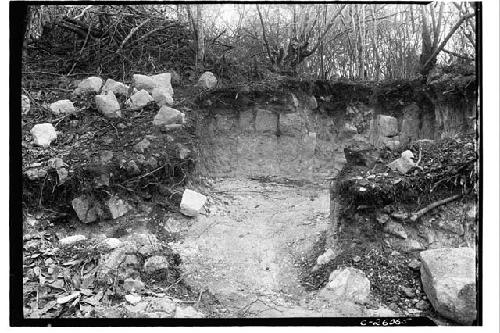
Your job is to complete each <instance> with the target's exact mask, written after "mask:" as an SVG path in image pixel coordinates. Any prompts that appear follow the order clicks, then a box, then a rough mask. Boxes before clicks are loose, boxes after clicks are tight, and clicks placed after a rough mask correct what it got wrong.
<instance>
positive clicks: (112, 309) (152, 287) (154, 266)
mask: <svg viewBox="0 0 500 333" xmlns="http://www.w3.org/2000/svg"><path fill="white" fill-rule="evenodd" d="M23 239H24V249H25V250H24V260H23V271H24V274H23V284H24V288H23V289H24V297H25V304H26V305H25V307H24V314H25V317H26V318H53V317H63V318H64V317H77V318H135V317H141V318H203V317H204V316H205V315H204V314H203V313H201V312H199V311H197V310H195V308H194V307H193V306H196V305H197V304H196V302H187V301H186V300H185V299H178V298H176V297H175V296H173V295H172V293H170V294H167V293H166V292H165V291H166V290H168V287H169V286H170V289H172V288H174V287H175V288H181V287H179V281H180V280H179V278H180V273H179V270H178V268H177V265H178V263H177V262H176V260H175V256H173V255H172V252H171V251H170V250H169V249H168V248H165V247H164V244H162V243H161V242H160V241H159V240H158V239H157V238H156V236H155V235H154V234H151V233H136V234H130V235H127V236H123V237H121V238H112V237H110V238H108V237H106V236H105V235H104V234H99V235H94V236H93V237H92V238H90V239H89V238H87V237H86V236H85V235H83V234H75V235H72V236H67V237H64V238H61V239H59V240H58V241H54V240H53V239H50V238H47V237H46V236H45V235H43V234H40V233H36V232H34V233H28V234H26V235H24V238H23ZM156 281H162V284H161V285H158V284H157V283H156ZM163 287H167V288H163ZM179 293H180V294H181V295H184V293H186V290H184V289H182V288H181V289H180V290H179V292H177V293H176V294H179ZM188 294H189V293H188ZM35 296H36V297H35ZM188 296H189V297H190V298H195V297H196V296H197V295H191V294H190V295H188ZM186 303H189V304H191V305H188V304H186Z"/></svg>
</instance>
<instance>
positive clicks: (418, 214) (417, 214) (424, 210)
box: [410, 194, 462, 222]
mask: <svg viewBox="0 0 500 333" xmlns="http://www.w3.org/2000/svg"><path fill="white" fill-rule="evenodd" d="M461 196H462V195H461V194H457V195H454V196H451V197H449V198H446V199H443V200H439V201H436V202H433V203H431V204H430V205H428V206H426V207H424V208H422V209H421V210H419V211H417V212H415V213H413V214H411V216H410V221H412V222H415V221H416V220H418V219H419V218H420V217H422V216H423V215H425V214H426V213H427V212H429V211H430V210H432V209H434V208H436V207H439V206H441V205H444V204H446V203H448V202H451V201H453V200H456V199H458V198H460V197H461Z"/></svg>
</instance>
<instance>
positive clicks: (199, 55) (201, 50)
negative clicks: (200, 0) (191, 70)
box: [196, 5, 205, 71]
mask: <svg viewBox="0 0 500 333" xmlns="http://www.w3.org/2000/svg"><path fill="white" fill-rule="evenodd" d="M196 28H197V32H198V36H197V37H198V39H197V51H196V70H197V71H198V70H200V69H202V68H203V61H204V59H205V34H204V27H203V14H202V5H196Z"/></svg>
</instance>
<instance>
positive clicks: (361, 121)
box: [196, 77, 476, 181]
mask: <svg viewBox="0 0 500 333" xmlns="http://www.w3.org/2000/svg"><path fill="white" fill-rule="evenodd" d="M461 80H462V81H463V82H464V83H463V84H467V86H466V87H467V88H466V89H465V88H463V87H462V86H460V87H456V86H455V87H452V89H451V90H450V86H449V84H448V85H446V84H442V83H441V82H440V83H439V84H438V83H433V82H430V83H428V84H427V83H426V84H424V83H422V82H420V81H404V82H403V81H402V82H399V81H398V82H385V83H381V84H374V83H349V82H327V81H316V82H301V81H287V82H283V83H281V84H280V85H279V86H276V85H275V86H264V87H263V86H258V87H257V86H256V87H243V88H240V89H219V90H215V91H211V92H209V93H206V94H204V95H202V96H201V98H200V99H199V100H198V104H199V106H200V110H198V112H199V113H200V114H201V115H202V116H201V117H199V119H198V122H197V124H196V128H197V135H198V137H199V138H200V147H199V148H200V149H199V161H198V166H197V169H198V171H199V172H201V173H202V174H208V175H212V176H228V177H229V176H230V177H234V176H250V177H283V178H290V179H301V180H310V181H318V180H326V179H332V178H333V177H335V176H336V175H337V174H338V172H339V170H341V169H342V166H343V165H344V164H345V157H344V148H345V147H346V145H348V144H350V143H351V142H353V141H364V142H369V143H370V144H372V145H375V146H378V147H383V146H384V145H386V142H387V141H389V140H391V141H399V143H400V144H401V145H404V144H407V143H409V142H411V141H415V140H419V139H439V138H441V137H448V136H452V135H455V134H457V133H467V132H470V131H473V129H474V121H475V117H474V115H475V112H476V107H475V105H476V103H475V90H474V89H473V87H475V81H474V78H473V77H467V78H461ZM445 89H448V90H445ZM378 115H388V116H393V117H395V118H396V119H397V122H398V133H397V134H396V135H394V136H393V137H391V138H386V137H382V136H381V134H380V133H379V132H380V130H379V128H378V122H377V121H376V119H377V116H378Z"/></svg>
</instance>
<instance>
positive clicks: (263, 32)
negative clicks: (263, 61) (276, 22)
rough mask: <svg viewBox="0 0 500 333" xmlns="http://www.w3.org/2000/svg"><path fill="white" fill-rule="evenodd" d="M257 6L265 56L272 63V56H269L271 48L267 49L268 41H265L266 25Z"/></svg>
mask: <svg viewBox="0 0 500 333" xmlns="http://www.w3.org/2000/svg"><path fill="white" fill-rule="evenodd" d="M256 6H257V12H258V13H259V19H260V24H261V25H262V38H263V39H264V44H265V46H266V51H267V56H268V57H269V61H270V62H271V64H273V63H274V62H273V58H272V56H271V50H270V49H269V43H268V42H267V37H266V27H265V26H264V19H263V18H262V13H261V12H260V8H259V5H256Z"/></svg>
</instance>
